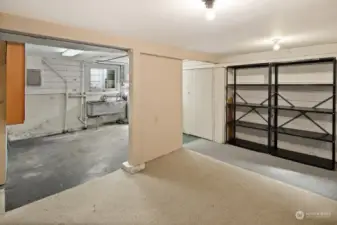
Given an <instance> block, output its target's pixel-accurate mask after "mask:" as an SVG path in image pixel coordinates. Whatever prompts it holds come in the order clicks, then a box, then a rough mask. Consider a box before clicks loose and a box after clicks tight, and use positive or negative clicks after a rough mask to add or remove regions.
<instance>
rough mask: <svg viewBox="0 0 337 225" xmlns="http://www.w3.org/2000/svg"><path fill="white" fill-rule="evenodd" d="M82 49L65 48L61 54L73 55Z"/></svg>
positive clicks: (79, 52)
mask: <svg viewBox="0 0 337 225" xmlns="http://www.w3.org/2000/svg"><path fill="white" fill-rule="evenodd" d="M82 52H84V51H83V50H75V49H67V50H65V51H64V52H62V56H67V57H73V56H75V55H78V54H81V53H82Z"/></svg>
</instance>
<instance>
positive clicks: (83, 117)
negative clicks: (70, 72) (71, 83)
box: [78, 61, 88, 128]
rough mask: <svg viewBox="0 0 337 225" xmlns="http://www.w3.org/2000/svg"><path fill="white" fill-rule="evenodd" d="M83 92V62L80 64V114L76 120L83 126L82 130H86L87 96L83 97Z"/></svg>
mask: <svg viewBox="0 0 337 225" xmlns="http://www.w3.org/2000/svg"><path fill="white" fill-rule="evenodd" d="M84 90H85V63H84V61H83V62H81V112H80V117H79V118H78V119H79V121H81V123H82V124H83V125H84V128H87V127H88V120H87V114H86V112H85V110H86V102H87V99H86V97H87V96H86V95H85V92H84Z"/></svg>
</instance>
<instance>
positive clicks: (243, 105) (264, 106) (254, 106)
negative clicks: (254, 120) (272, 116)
mask: <svg viewBox="0 0 337 225" xmlns="http://www.w3.org/2000/svg"><path fill="white" fill-rule="evenodd" d="M236 106H242V107H253V108H268V105H260V104H256V103H243V102H242V103H240V102H237V103H236Z"/></svg>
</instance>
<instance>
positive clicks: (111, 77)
mask: <svg viewBox="0 0 337 225" xmlns="http://www.w3.org/2000/svg"><path fill="white" fill-rule="evenodd" d="M89 71H90V90H91V91H95V90H98V91H99V90H102V91H104V90H109V89H110V90H111V89H116V88H117V69H109V68H95V67H93V68H90V70H89Z"/></svg>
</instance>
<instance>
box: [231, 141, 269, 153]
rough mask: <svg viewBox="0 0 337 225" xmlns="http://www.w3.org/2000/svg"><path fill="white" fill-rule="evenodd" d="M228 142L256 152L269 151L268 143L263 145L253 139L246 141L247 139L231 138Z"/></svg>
mask: <svg viewBox="0 0 337 225" xmlns="http://www.w3.org/2000/svg"><path fill="white" fill-rule="evenodd" d="M228 144H231V145H235V146H238V147H241V148H247V149H250V150H253V151H256V152H263V153H269V149H268V146H267V145H263V144H260V143H256V142H252V141H246V140H243V139H239V138H235V139H232V140H229V141H228Z"/></svg>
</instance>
